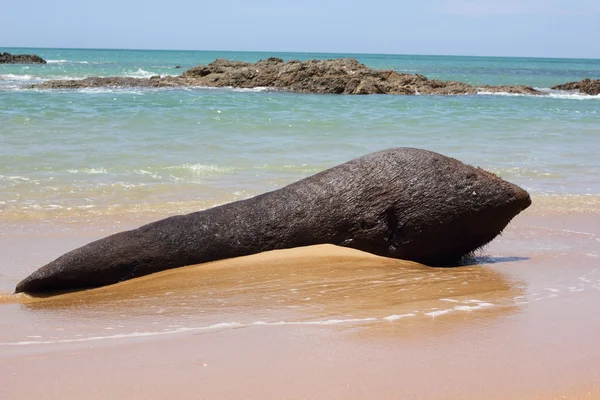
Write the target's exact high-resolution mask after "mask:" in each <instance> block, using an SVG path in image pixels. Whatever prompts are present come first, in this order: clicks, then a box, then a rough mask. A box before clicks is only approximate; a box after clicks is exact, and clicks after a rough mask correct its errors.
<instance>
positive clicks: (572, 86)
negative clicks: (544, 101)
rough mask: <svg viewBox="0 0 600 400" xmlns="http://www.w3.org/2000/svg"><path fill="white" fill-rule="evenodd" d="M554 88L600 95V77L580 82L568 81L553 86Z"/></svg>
mask: <svg viewBox="0 0 600 400" xmlns="http://www.w3.org/2000/svg"><path fill="white" fill-rule="evenodd" d="M552 89H554V90H579V92H580V93H585V94H589V95H591V96H598V95H600V79H589V78H585V79H584V80H581V81H578V82H568V83H563V84H560V85H554V86H552Z"/></svg>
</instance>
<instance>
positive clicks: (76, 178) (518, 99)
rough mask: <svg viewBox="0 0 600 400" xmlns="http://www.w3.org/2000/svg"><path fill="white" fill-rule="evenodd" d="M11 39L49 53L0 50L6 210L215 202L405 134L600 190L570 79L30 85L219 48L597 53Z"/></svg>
mask: <svg viewBox="0 0 600 400" xmlns="http://www.w3.org/2000/svg"><path fill="white" fill-rule="evenodd" d="M0 51H8V52H11V53H35V54H38V55H40V56H42V57H44V58H45V59H47V60H50V63H49V64H46V65H0V213H1V215H2V216H3V218H6V219H20V218H38V217H39V216H40V215H43V216H52V215H54V216H60V217H64V216H69V215H92V214H93V215H110V214H114V213H116V212H141V211H150V210H152V211H157V210H158V211H159V212H162V211H164V212H178V211H187V210H189V209H197V208H203V207H209V206H212V205H215V204H220V203H224V202H228V201H232V200H235V199H240V198H246V197H249V196H252V195H255V194H258V193H262V192H265V191H268V190H273V189H276V188H278V187H281V186H283V185H285V184H288V183H290V182H292V181H295V180H297V179H300V178H303V177H305V176H308V175H310V174H313V173H315V172H317V171H320V170H322V169H325V168H328V167H330V166H333V165H336V164H338V163H341V162H344V161H347V160H349V159H351V158H354V157H357V156H360V155H363V154H365V153H368V152H372V151H376V150H380V149H384V148H388V147H397V146H411V147H422V148H427V149H431V150H434V151H438V152H441V153H443V154H446V155H449V156H453V157H456V158H458V159H460V160H463V161H465V162H467V163H470V164H474V165H477V166H481V167H483V168H485V169H488V170H491V171H494V172H496V173H498V174H499V175H501V176H502V177H504V178H506V179H509V180H511V181H513V182H515V183H517V184H520V185H522V186H523V187H525V188H526V189H528V190H530V191H531V192H533V193H534V194H539V195H549V194H557V195H565V194H567V195H598V194H600V179H599V178H598V176H599V173H600V161H599V158H598V151H599V150H600V97H592V96H585V95H578V94H571V93H562V92H549V93H550V94H549V95H548V96H544V97H534V96H510V95H502V94H500V95H486V94H481V95H474V96H452V97H439V96H411V97H403V96H385V95H377V96H336V95H307V94H292V93H280V92H273V91H267V90H235V89H203V88H198V89H185V90H184V89H160V90H157V89H136V90H122V89H120V90H116V89H96V90H73V91H67V90H60V91H50V90H48V91H40V90H28V89H24V85H26V84H29V83H33V82H39V81H43V80H47V79H54V78H82V77H85V76H113V75H115V76H125V75H128V76H140V77H144V76H152V75H156V74H162V75H167V74H170V75H175V74H180V73H181V72H182V71H184V70H185V69H187V68H190V67H192V66H194V65H198V64H206V63H209V62H211V61H212V60H214V59H215V58H219V57H226V58H230V59H237V60H246V61H256V60H259V59H263V58H267V57H271V56H277V57H282V58H284V59H286V60H288V59H309V58H336V57H348V56H353V57H356V58H358V60H359V61H361V62H363V63H365V64H366V65H368V66H370V67H373V68H386V69H395V70H398V71H406V72H411V73H419V74H423V75H425V76H427V77H430V78H441V79H456V80H461V81H465V82H470V83H481V84H485V83H488V84H527V85H532V86H535V87H538V88H545V89H546V90H547V89H548V88H549V87H550V86H552V85H554V84H557V83H562V82H566V81H572V80H579V79H582V78H585V77H591V78H599V77H600V60H574V59H528V58H493V57H449V56H408V55H399V56H395V55H348V54H307V53H245V52H200V51H141V50H85V49H9V48H0ZM176 65H179V66H181V68H180V69H177V68H175V66H176ZM40 213H41V214H40Z"/></svg>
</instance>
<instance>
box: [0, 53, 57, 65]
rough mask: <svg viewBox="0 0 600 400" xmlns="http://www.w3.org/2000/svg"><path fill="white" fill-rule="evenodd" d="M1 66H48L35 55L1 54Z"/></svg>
mask: <svg viewBox="0 0 600 400" xmlns="http://www.w3.org/2000/svg"><path fill="white" fill-rule="evenodd" d="M0 64H46V60H44V59H43V58H41V57H39V56H36V55H35V54H10V53H0Z"/></svg>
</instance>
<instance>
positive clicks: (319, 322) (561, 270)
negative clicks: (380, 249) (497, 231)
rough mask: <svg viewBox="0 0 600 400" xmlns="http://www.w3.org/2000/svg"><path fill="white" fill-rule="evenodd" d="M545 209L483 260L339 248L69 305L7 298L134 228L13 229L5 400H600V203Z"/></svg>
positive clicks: (0, 315)
mask: <svg viewBox="0 0 600 400" xmlns="http://www.w3.org/2000/svg"><path fill="white" fill-rule="evenodd" d="M536 200H538V199H535V198H534V206H533V207H532V208H531V209H530V210H528V211H527V212H526V213H524V214H523V215H521V216H518V217H517V218H516V219H515V220H514V221H513V223H511V225H509V227H508V228H507V230H506V231H505V232H504V234H503V235H502V236H501V237H499V238H497V239H496V240H495V241H494V242H492V244H490V246H489V247H487V248H486V249H485V250H484V252H483V254H481V255H479V256H478V258H477V261H478V263H477V265H472V266H467V267H460V268H452V269H437V268H436V269H434V268H430V267H425V266H422V265H419V264H416V263H410V262H406V261H401V260H390V259H385V258H381V257H376V256H373V255H369V254H366V253H361V252H358V251H354V250H348V249H342V248H337V247H334V246H328V245H325V246H314V247H308V248H299V249H292V250H286V251H275V252H270V253H264V254H259V255H255V256H250V257H243V258H239V259H233V260H224V261H220V262H215V263H210V264H205V265H200V266H191V267H185V268H181V269H177V270H172V271H165V272H162V273H159V274H155V275H151V276H147V277H143V278H140V279H137V280H133V281H128V282H123V283H121V284H118V285H114V286H110V287H105V288H100V289H95V290H91V291H85V292H78V293H71V294H66V295H61V296H57V297H52V298H30V297H28V296H25V295H19V296H12V295H9V294H8V292H9V291H10V290H12V289H13V288H14V285H15V284H16V283H17V281H18V280H19V279H20V278H22V277H24V276H26V275H27V274H28V273H29V272H30V271H32V270H33V269H35V266H36V265H37V266H39V265H40V264H43V263H44V262H47V261H48V260H49V259H52V258H53V257H55V256H58V255H60V254H62V253H63V252H64V251H68V250H70V249H71V248H73V247H74V246H78V245H80V244H84V243H87V242H89V241H90V240H93V239H95V238H96V237H99V236H104V235H106V234H108V233H110V231H111V229H115V228H117V227H116V226H109V227H105V230H104V231H103V232H102V233H99V232H98V231H95V232H94V230H91V229H89V228H83V227H80V226H76V225H74V226H72V227H71V229H67V230H65V229H64V226H62V227H60V229H54V230H51V232H50V233H48V231H42V230H40V231H39V232H37V233H34V232H32V231H31V230H21V231H17V230H14V231H11V232H7V231H4V233H3V234H2V236H1V240H2V247H3V255H1V256H0V262H1V263H2V265H7V268H3V269H1V270H0V273H1V274H2V275H1V276H0V280H1V282H0V285H1V286H0V291H2V292H4V293H5V294H4V295H0V321H1V322H0V324H1V328H2V329H0V376H2V377H3V378H2V385H0V397H2V398H11V399H21V398H22V399H28V398H33V397H36V396H37V397H40V398H47V399H55V398H82V397H86V398H116V397H120V398H130V399H142V398H172V399H186V398H218V399H237V398H250V399H254V398H256V399H258V398H286V399H287V398H290V399H299V398H310V399H354V398H356V399H359V398H360V399H362V398H378V399H379V398H380V399H391V398H414V399H421V398H428V399H481V398H486V399H554V398H556V399H559V398H569V399H593V398H600V349H598V346H597V343H598V339H600V319H598V318H596V317H595V315H596V312H597V311H596V308H597V304H600V303H599V301H600V258H599V257H600V252H599V249H600V210H599V208H598V205H597V204H595V203H593V202H592V203H589V202H577V203H571V205H569V204H568V203H565V202H564V201H558V202H556V201H554V200H548V199H544V200H543V201H536ZM54 228H56V227H54ZM118 228H123V226H122V225H119V226H118ZM31 243H35V246H34V248H33V249H32V248H31Z"/></svg>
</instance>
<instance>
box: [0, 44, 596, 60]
mask: <svg viewBox="0 0 600 400" xmlns="http://www.w3.org/2000/svg"><path fill="white" fill-rule="evenodd" d="M0 49H48V50H50V49H51V50H126V51H185V52H194V51H196V52H222V53H292V54H294V53H296V54H350V55H355V54H356V55H386V56H420V57H422V56H433V57H482V58H532V59H561V60H600V57H598V58H589V57H550V56H506V55H493V56H491V55H473V54H433V53H420V54H419V53H413V54H410V53H366V52H331V51H282V50H215V49H203V50H199V49H150V48H118V47H31V46H0Z"/></svg>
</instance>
